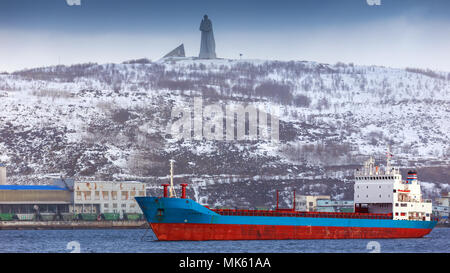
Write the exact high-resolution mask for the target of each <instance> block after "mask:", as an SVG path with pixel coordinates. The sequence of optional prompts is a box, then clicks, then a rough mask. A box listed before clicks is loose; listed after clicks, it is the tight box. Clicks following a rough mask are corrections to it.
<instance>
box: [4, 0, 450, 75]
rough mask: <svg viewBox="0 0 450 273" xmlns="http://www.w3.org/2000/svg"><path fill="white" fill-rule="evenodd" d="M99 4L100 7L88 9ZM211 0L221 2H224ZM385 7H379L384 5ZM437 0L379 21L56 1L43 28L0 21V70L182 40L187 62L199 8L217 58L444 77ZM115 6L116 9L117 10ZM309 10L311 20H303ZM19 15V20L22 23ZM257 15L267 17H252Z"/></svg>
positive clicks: (141, 52)
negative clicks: (427, 71) (431, 72)
mask: <svg viewBox="0 0 450 273" xmlns="http://www.w3.org/2000/svg"><path fill="white" fill-rule="evenodd" d="M18 1H19V0H18ZM20 1H22V0H20ZM20 1H19V2H20ZM61 1H62V0H61ZM22 2H23V1H22ZM25 2H26V1H25ZM101 2H104V1H100V2H95V3H101ZM116 2H117V3H116ZM133 2H134V1H130V3H133ZM137 2H139V3H140V1H137ZM175 2H177V1H175ZM188 2H191V1H188ZM200 2H201V1H200ZM213 2H219V4H220V5H225V3H224V1H213ZM250 2H251V1H250ZM386 2H387V0H386V1H382V3H383V4H389V3H386ZM422 2H423V1H422ZM422 2H421V3H422ZM438 2H439V1H431V0H430V2H429V3H430V4H429V6H425V7H424V6H420V5H419V6H417V5H416V6H412V7H408V8H407V9H405V10H402V11H401V12H398V11H396V12H392V10H391V9H389V8H386V7H384V8H385V9H386V10H387V11H384V13H383V14H384V16H381V15H379V14H377V13H376V11H375V12H374V10H367V7H365V6H354V5H352V6H350V7H349V10H345V9H342V8H341V7H339V6H336V4H330V3H331V2H329V1H323V2H321V1H315V2H314V3H322V4H323V5H322V7H323V8H322V9H321V8H320V7H319V8H318V7H317V6H314V4H313V2H311V1H305V2H304V4H305V5H303V6H302V5H300V6H299V8H303V9H302V10H299V11H298V12H299V14H300V15H301V16H300V15H298V14H297V13H296V12H297V11H292V10H291V8H292V7H294V6H292V7H291V6H290V5H294V3H292V2H289V5H283V3H280V4H279V5H278V6H275V8H274V10H272V12H270V11H268V9H270V8H273V7H274V6H273V5H274V3H273V2H267V1H261V3H262V4H261V6H258V8H257V9H255V12H254V13H249V11H248V8H249V7H247V6H245V5H244V7H242V9H243V11H239V10H238V9H237V8H233V9H231V8H229V9H228V10H225V11H221V12H218V11H219V10H221V9H220V8H223V9H225V6H217V5H216V6H206V7H207V8H204V9H203V10H202V9H201V8H200V7H196V6H195V5H193V6H194V7H186V9H185V12H184V13H183V12H182V11H181V10H179V9H182V8H183V7H178V8H173V9H174V10H173V12H171V11H170V6H161V7H158V8H157V7H153V10H152V11H151V12H149V13H150V14H152V16H150V15H149V18H147V17H144V16H142V14H141V13H140V12H141V11H137V10H136V9H138V8H139V7H140V6H139V5H138V4H137V3H134V4H136V6H137V7H136V6H135V7H133V10H127V9H124V8H123V7H126V6H125V5H124V3H123V2H120V1H119V2H118V1H115V2H114V3H115V4H116V5H117V6H116V7H114V5H112V7H109V8H110V10H107V11H101V12H100V11H99V12H94V10H98V7H97V9H94V7H91V8H92V9H93V10H89V9H87V10H82V9H83V8H89V4H92V3H94V2H92V0H91V1H89V0H85V1H83V2H82V5H81V6H78V7H69V6H67V5H66V4H65V3H63V4H64V5H65V6H66V7H67V9H78V10H77V11H75V12H72V11H67V10H64V12H69V14H68V15H66V17H67V18H68V19H67V18H62V17H61V15H60V14H59V15H58V16H56V15H55V16H54V18H51V17H50V18H48V17H46V18H45V19H42V22H41V21H39V19H38V18H34V17H33V16H36V15H33V16H32V15H30V16H31V19H29V22H22V21H20V20H18V19H17V20H16V19H14V18H13V17H12V16H10V17H8V18H4V19H0V39H1V43H0V60H2V61H1V62H0V71H5V70H6V71H14V70H18V69H23V68H26V67H27V68H31V67H36V66H45V65H55V64H59V63H61V64H74V63H82V62H98V63H105V62H122V61H124V60H128V59H134V58H142V57H147V58H150V59H152V60H156V59H159V58H160V57H161V56H163V55H164V54H165V53H167V52H168V51H170V50H171V49H173V48H175V47H176V46H178V45H179V44H180V43H184V44H185V48H186V54H187V55H188V56H196V55H197V54H198V50H199V45H200V31H198V25H199V23H200V20H201V15H202V14H203V11H204V10H207V11H208V10H209V11H212V13H211V16H210V17H211V19H212V20H213V25H214V32H215V38H216V51H217V54H218V56H219V57H223V58H238V57H239V54H240V53H242V54H243V58H251V59H274V60H311V61H318V62H325V63H335V62H338V61H343V62H353V63H355V64H365V65H371V64H374V65H384V66H391V67H422V68H432V69H438V70H445V71H450V62H448V61H447V60H449V59H450V51H449V50H448V49H449V48H450V18H447V17H445V16H443V15H442V13H441V12H442V11H440V12H436V13H435V15H433V16H431V15H432V14H434V13H432V11H434V10H436V7H435V6H436V5H437V4H436V3H438ZM177 3H181V2H177ZM342 3H347V4H348V3H350V2H349V1H342ZM352 3H355V1H352ZM358 3H359V2H358ZM442 3H444V2H442ZM119 4H120V5H119ZM234 4H235V3H234ZM180 5H181V4H180ZM422 5H423V3H422ZM433 5H434V6H433ZM444 5H446V4H444ZM120 7H122V9H123V10H122V11H121V12H119V11H117V9H118V8H120ZM174 7H176V6H174ZM295 7H297V6H295ZM330 7H333V9H329V8H330ZM60 8H61V9H64V8H65V7H60ZM141 8H142V7H141ZM400 8H401V7H400ZM10 9H12V8H11V7H10ZM158 9H159V10H158ZM305 9H306V10H305ZM358 9H360V10H361V13H364V12H368V13H367V16H361V14H357V11H358ZM392 9H393V10H396V9H397V10H398V9H399V7H398V6H395V7H392ZM12 10H15V9H12ZM308 10H309V11H310V12H311V13H312V14H309V15H308ZM27 12H28V11H27V10H26V11H25V14H23V13H20V12H18V15H21V16H23V17H26V13H27ZM41 12H42V13H44V11H41ZM158 12H159V13H160V14H158ZM349 12H351V14H353V13H354V14H355V16H354V18H348V17H349ZM0 13H1V12H0ZM144 13H145V12H144ZM37 14H38V15H39V12H37ZM63 14H64V13H63ZM119 14H123V16H119ZM264 14H270V17H266V18H260V17H261V16H263V15H264ZM0 15H2V14H0ZM297 15H298V16H297ZM96 16H97V17H98V18H97V17H96ZM177 16H178V17H177ZM18 17H19V18H20V16H18ZM136 17H137V18H136ZM365 17H367V18H369V19H367V18H365ZM33 18H34V19H33ZM317 18H320V20H318V19H317ZM82 19H85V20H84V21H83V20H82ZM24 20H25V19H24ZM25 21H26V20H25ZM105 21H107V22H108V23H105ZM58 22H60V23H59V24H58ZM76 22H78V23H76Z"/></svg>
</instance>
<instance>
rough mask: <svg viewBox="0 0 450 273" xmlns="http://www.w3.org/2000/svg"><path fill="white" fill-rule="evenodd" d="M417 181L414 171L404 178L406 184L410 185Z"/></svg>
mask: <svg viewBox="0 0 450 273" xmlns="http://www.w3.org/2000/svg"><path fill="white" fill-rule="evenodd" d="M416 181H417V172H416V171H409V172H408V176H407V178H406V183H407V184H412V183H413V182H416Z"/></svg>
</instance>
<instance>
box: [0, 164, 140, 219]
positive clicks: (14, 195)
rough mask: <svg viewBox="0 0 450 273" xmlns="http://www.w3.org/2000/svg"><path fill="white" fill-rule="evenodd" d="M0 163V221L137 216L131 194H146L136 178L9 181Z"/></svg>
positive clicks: (133, 217) (137, 209) (129, 217)
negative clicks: (47, 182) (34, 182)
mask: <svg viewBox="0 0 450 273" xmlns="http://www.w3.org/2000/svg"><path fill="white" fill-rule="evenodd" d="M6 179H7V176H6V167H5V165H3V164H0V221H11V220H22V221H30V220H39V221H53V220H60V221H73V220H87V221H94V220H140V219H142V216H143V215H142V211H141V209H140V208H139V206H138V205H137V203H136V201H135V199H134V197H135V196H145V195H146V192H145V184H144V183H141V182H135V181H92V182H91V181H89V182H88V181H74V180H73V179H56V180H54V181H53V185H8V184H7V180H6Z"/></svg>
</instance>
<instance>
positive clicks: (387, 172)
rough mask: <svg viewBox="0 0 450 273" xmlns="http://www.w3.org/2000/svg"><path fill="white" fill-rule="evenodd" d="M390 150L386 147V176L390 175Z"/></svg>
mask: <svg viewBox="0 0 450 273" xmlns="http://www.w3.org/2000/svg"><path fill="white" fill-rule="evenodd" d="M391 157H392V154H391V149H390V148H389V145H387V152H386V174H390V173H391V169H392V167H391Z"/></svg>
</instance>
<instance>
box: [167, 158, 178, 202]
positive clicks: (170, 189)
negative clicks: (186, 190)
mask: <svg viewBox="0 0 450 273" xmlns="http://www.w3.org/2000/svg"><path fill="white" fill-rule="evenodd" d="M169 162H170V188H169V191H170V196H169V197H170V198H173V197H177V195H176V193H175V190H174V188H173V163H174V162H175V160H173V159H171V160H169Z"/></svg>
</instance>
